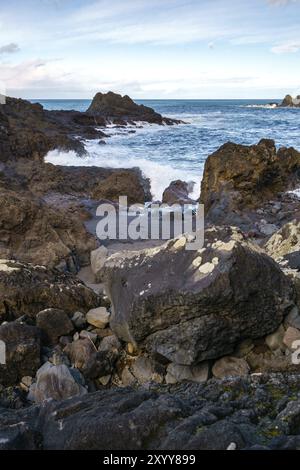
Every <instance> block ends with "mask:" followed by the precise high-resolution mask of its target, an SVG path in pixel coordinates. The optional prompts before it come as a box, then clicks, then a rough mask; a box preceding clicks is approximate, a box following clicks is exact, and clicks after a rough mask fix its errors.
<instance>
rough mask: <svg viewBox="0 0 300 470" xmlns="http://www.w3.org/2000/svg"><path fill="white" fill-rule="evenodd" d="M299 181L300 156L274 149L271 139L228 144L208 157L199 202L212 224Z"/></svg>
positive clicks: (292, 152)
mask: <svg viewBox="0 0 300 470" xmlns="http://www.w3.org/2000/svg"><path fill="white" fill-rule="evenodd" d="M299 182H300V153H299V152H297V151H296V150H295V149H293V148H284V147H283V148H281V149H279V150H278V151H277V150H276V147H275V143H274V141H273V140H265V139H264V140H261V141H260V142H259V143H258V144H257V145H251V146H246V145H238V144H234V143H231V142H228V143H226V144H224V145H222V147H220V148H219V149H218V150H217V151H216V152H215V153H213V154H212V155H210V156H209V157H208V158H207V160H206V162H205V167H204V174H203V179H202V183H201V195H200V202H201V203H202V204H204V207H205V212H206V215H207V217H208V219H210V220H211V221H212V222H222V223H223V222H224V220H225V219H226V217H229V218H230V217H231V218H232V217H233V215H234V212H236V211H245V209H253V208H256V207H258V206H259V205H261V204H262V203H263V202H265V201H269V200H271V199H272V198H274V197H276V196H277V194H278V193H279V192H281V191H287V190H288V189H289V188H292V187H294V186H295V185H297V184H299Z"/></svg>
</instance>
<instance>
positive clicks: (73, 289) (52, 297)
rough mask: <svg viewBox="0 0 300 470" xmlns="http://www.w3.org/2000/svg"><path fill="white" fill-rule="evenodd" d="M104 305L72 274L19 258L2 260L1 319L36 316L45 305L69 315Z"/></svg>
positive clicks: (0, 272) (0, 271) (0, 279)
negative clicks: (21, 260)
mask: <svg viewBox="0 0 300 470" xmlns="http://www.w3.org/2000/svg"><path fill="white" fill-rule="evenodd" d="M100 304H101V299H100V298H99V296H98V295H96V294H95V292H94V291H92V290H91V289H89V288H88V287H86V286H85V285H84V284H83V283H82V282H81V281H79V280H78V279H77V278H76V277H75V276H73V275H71V274H62V273H60V272H59V271H57V270H49V269H46V268H45V267H43V266H33V265H30V264H23V263H19V262H16V261H12V260H10V261H5V260H1V261H0V321H3V320H13V319H15V318H19V317H21V316H22V315H27V316H28V317H32V318H34V317H35V316H36V314H37V313H38V312H40V311H41V310H44V309H46V308H59V309H62V310H64V311H65V312H66V313H68V314H69V315H71V314H73V313H74V312H76V311H77V310H81V311H84V312H86V311H88V310H89V309H90V308H93V307H97V306H99V305H100Z"/></svg>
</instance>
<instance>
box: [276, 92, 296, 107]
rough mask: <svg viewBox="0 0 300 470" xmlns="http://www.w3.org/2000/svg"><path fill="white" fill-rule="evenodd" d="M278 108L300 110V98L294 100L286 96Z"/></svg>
mask: <svg viewBox="0 0 300 470" xmlns="http://www.w3.org/2000/svg"><path fill="white" fill-rule="evenodd" d="M278 106H279V107H280V108H300V96H297V97H296V98H295V99H294V98H293V97H292V96H291V95H286V96H285V97H284V99H283V101H282V102H281V103H280V104H279V105H278Z"/></svg>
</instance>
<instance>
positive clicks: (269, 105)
mask: <svg viewBox="0 0 300 470" xmlns="http://www.w3.org/2000/svg"><path fill="white" fill-rule="evenodd" d="M240 108H262V109H277V108H278V106H277V104H275V103H274V104H273V103H270V104H245V105H242V106H240Z"/></svg>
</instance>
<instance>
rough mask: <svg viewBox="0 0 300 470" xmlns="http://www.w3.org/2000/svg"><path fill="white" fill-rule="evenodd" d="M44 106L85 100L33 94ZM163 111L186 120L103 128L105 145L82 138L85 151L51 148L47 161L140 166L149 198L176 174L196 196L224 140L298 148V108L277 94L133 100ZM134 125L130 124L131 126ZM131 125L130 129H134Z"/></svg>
mask: <svg viewBox="0 0 300 470" xmlns="http://www.w3.org/2000/svg"><path fill="white" fill-rule="evenodd" d="M33 102H39V103H41V104H42V105H43V106H44V107H45V108H46V109H65V110H71V109H74V110H77V111H85V110H86V109H87V108H88V106H89V104H90V100H34V101H33ZM136 102H137V103H140V104H141V103H142V104H145V105H146V106H150V107H152V108H154V109H155V110H156V111H157V112H159V113H161V114H162V115H164V116H168V117H173V118H178V119H181V120H184V121H185V122H187V124H183V125H179V126H157V125H145V126H143V127H142V128H139V129H136V132H135V133H128V130H130V129H126V130H124V129H111V128H109V129H106V130H105V132H108V133H110V134H111V135H112V136H111V137H110V138H108V139H106V144H107V145H99V144H98V141H87V142H86V149H87V151H88V155H87V156H85V157H80V156H78V155H76V154H75V153H74V152H68V153H66V152H60V151H52V152H50V153H49V154H48V155H47V161H49V162H52V163H54V164H60V165H88V166H90V165H96V166H101V167H102V166H107V167H123V168H124V167H126V168H130V167H137V166H138V167H140V168H141V170H142V171H143V173H144V174H145V175H146V176H147V177H149V178H150V179H151V186H152V193H153V195H154V199H161V196H162V192H163V190H164V189H165V188H166V187H167V186H168V184H169V183H170V182H171V181H172V180H175V179H181V180H185V181H194V182H195V188H194V193H193V196H194V197H198V196H199V192H200V181H201V176H202V173H203V167H204V163H205V160H206V158H207V156H208V155H209V154H211V153H212V152H214V151H215V150H217V149H218V148H219V147H220V146H221V145H222V144H224V143H225V142H228V141H231V142H235V143H241V144H246V145H250V144H255V143H257V142H258V141H259V140H260V139H262V138H269V139H274V140H275V142H276V145H277V146H278V147H280V146H293V147H295V148H296V149H299V150H300V109H291V108H289V109H288V108H281V109H274V108H272V106H269V103H270V102H280V100H136ZM133 129H134V128H133ZM133 129H131V130H133Z"/></svg>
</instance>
